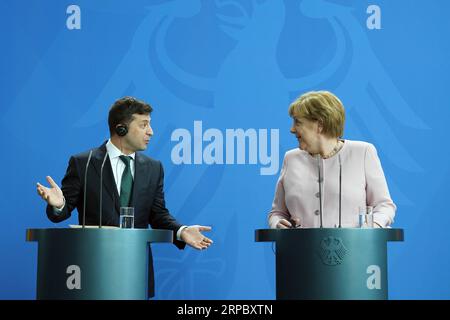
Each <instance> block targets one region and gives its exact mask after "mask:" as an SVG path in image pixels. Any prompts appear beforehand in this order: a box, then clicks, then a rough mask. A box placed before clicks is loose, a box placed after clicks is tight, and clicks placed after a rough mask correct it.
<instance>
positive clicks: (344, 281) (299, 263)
mask: <svg viewBox="0 0 450 320" xmlns="http://www.w3.org/2000/svg"><path fill="white" fill-rule="evenodd" d="M256 241H275V242H276V294H277V299H387V298H388V281H387V279H388V278H387V241H403V230H401V229H343V228H342V229H336V228H333V229H332V228H322V229H285V230H281V229H263V230H256Z"/></svg>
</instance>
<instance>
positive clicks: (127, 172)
mask: <svg viewBox="0 0 450 320" xmlns="http://www.w3.org/2000/svg"><path fill="white" fill-rule="evenodd" d="M120 159H121V160H122V161H123V163H125V169H124V170H123V173H122V181H121V183H120V206H121V207H129V206H130V199H131V192H132V190H133V176H132V175H131V167H130V160H131V159H133V158H131V157H129V156H120Z"/></svg>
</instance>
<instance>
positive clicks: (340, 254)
mask: <svg viewBox="0 0 450 320" xmlns="http://www.w3.org/2000/svg"><path fill="white" fill-rule="evenodd" d="M347 251H348V250H347V248H345V246H344V243H343V242H342V240H341V239H340V238H335V237H326V238H323V239H322V241H321V242H320V249H319V254H320V257H321V259H322V262H323V263H324V264H326V265H328V266H336V265H338V264H341V263H342V261H343V260H344V257H345V256H346V255H347Z"/></svg>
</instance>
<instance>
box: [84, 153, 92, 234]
mask: <svg viewBox="0 0 450 320" xmlns="http://www.w3.org/2000/svg"><path fill="white" fill-rule="evenodd" d="M91 157H92V150H91V151H89V156H88V160H87V163H86V169H85V170H84V194H83V228H84V227H85V225H86V192H87V191H86V190H87V174H88V169H89V164H90V162H91Z"/></svg>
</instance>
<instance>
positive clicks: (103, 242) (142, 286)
mask: <svg viewBox="0 0 450 320" xmlns="http://www.w3.org/2000/svg"><path fill="white" fill-rule="evenodd" d="M172 236H173V234H172V231H170V230H149V229H118V228H117V229H110V228H76V229H63V228H60V229H28V230H27V235H26V240H27V241H37V242H38V266H37V290H36V291H37V299H89V300H90V299H94V300H97V299H107V300H110V299H123V300H128V299H132V300H135V299H136V300H141V299H147V298H148V293H147V292H148V290H147V289H148V254H149V252H148V251H149V244H150V243H152V242H172Z"/></svg>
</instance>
